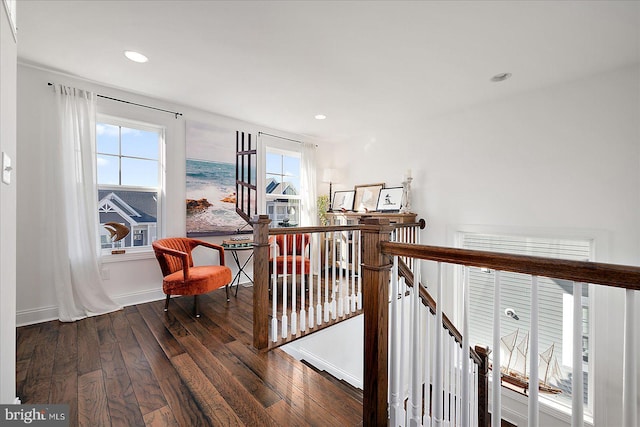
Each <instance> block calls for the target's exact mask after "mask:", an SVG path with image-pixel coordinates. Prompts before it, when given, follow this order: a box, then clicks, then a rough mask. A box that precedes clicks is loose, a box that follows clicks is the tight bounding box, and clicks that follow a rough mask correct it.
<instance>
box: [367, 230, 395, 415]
mask: <svg viewBox="0 0 640 427" xmlns="http://www.w3.org/2000/svg"><path fill="white" fill-rule="evenodd" d="M361 224H363V225H364V226H363V228H362V288H363V289H362V294H363V311H364V395H363V416H362V419H363V422H364V425H365V426H370V427H371V426H387V425H388V422H389V414H388V389H389V376H388V369H389V361H388V359H389V279H390V270H391V262H390V259H389V257H388V256H386V255H383V254H382V252H381V251H380V243H381V242H387V241H389V236H390V234H391V231H392V227H391V226H389V220H388V219H386V218H363V220H362V222H361Z"/></svg>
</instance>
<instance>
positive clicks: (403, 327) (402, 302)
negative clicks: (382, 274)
mask: <svg viewBox="0 0 640 427" xmlns="http://www.w3.org/2000/svg"><path fill="white" fill-rule="evenodd" d="M398 287H399V288H400V292H399V294H398V296H399V297H400V299H399V301H398V303H399V306H400V313H399V315H400V357H399V358H400V369H401V371H400V393H401V396H402V401H403V402H404V400H405V397H408V395H406V394H405V392H406V391H407V387H406V386H405V377H407V376H408V375H409V374H408V373H407V370H408V363H405V361H406V355H407V354H408V353H409V344H410V343H409V338H408V337H407V336H408V334H409V333H408V330H409V328H408V326H407V311H406V310H407V304H406V298H405V295H406V291H407V284H406V281H405V279H404V277H402V278H399V279H398ZM402 412H403V414H402V424H401V425H403V426H404V425H405V420H406V416H407V413H408V412H407V410H406V408H405V405H404V404H403V405H402Z"/></svg>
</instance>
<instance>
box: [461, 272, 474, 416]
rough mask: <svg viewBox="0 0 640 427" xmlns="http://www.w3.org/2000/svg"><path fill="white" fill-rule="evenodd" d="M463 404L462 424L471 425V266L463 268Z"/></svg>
mask: <svg viewBox="0 0 640 427" xmlns="http://www.w3.org/2000/svg"><path fill="white" fill-rule="evenodd" d="M461 385H462V395H461V396H460V399H461V400H462V405H461V408H460V420H461V424H462V425H463V426H465V427H467V426H468V425H469V399H470V398H471V396H470V395H469V267H467V266H464V267H463V268H462V384H461Z"/></svg>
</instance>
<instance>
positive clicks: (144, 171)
mask: <svg viewBox="0 0 640 427" xmlns="http://www.w3.org/2000/svg"><path fill="white" fill-rule="evenodd" d="M122 185H131V186H136V187H157V186H158V162H157V161H155V160H139V159H128V158H126V157H123V158H122Z"/></svg>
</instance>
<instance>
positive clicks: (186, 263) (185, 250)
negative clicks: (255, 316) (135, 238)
mask: <svg viewBox="0 0 640 427" xmlns="http://www.w3.org/2000/svg"><path fill="white" fill-rule="evenodd" d="M152 246H153V252H154V253H155V254H156V258H157V259H158V263H159V264H160V269H161V270H162V275H163V276H164V279H163V280H162V291H163V292H164V293H165V294H166V295H167V300H166V302H165V305H164V311H167V310H169V300H170V299H171V295H193V296H194V314H195V316H196V317H200V312H199V310H198V295H201V294H205V293H207V292H210V291H213V290H215V289H219V288H221V287H223V286H226V291H227V301H229V286H228V285H229V283H231V269H229V267H226V266H225V265H224V248H223V247H222V246H220V245H214V244H212V243H208V242H205V241H202V240H196V239H189V238H186V237H170V238H167V239H160V240H156V241H155V242H153V243H152ZM197 246H205V247H207V248H211V249H215V250H217V251H218V254H219V259H220V265H203V266H194V265H193V257H192V256H191V251H192V250H193V249H194V248H195V247H197Z"/></svg>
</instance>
